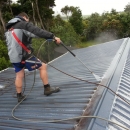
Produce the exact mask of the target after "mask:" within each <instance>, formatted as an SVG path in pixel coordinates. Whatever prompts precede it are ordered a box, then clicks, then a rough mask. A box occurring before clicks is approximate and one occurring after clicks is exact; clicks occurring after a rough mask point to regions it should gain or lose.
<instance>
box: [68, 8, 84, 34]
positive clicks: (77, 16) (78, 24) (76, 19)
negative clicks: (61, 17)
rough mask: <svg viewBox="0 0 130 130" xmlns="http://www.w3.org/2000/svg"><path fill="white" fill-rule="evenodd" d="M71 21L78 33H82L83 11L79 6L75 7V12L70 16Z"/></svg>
mask: <svg viewBox="0 0 130 130" xmlns="http://www.w3.org/2000/svg"><path fill="white" fill-rule="evenodd" d="M69 22H70V23H71V24H72V26H73V28H74V30H75V32H76V33H77V34H82V32H83V23H82V12H81V10H80V9H79V8H78V7H76V8H75V9H73V13H72V16H70V18H69Z"/></svg>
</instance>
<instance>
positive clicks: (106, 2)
mask: <svg viewBox="0 0 130 130" xmlns="http://www.w3.org/2000/svg"><path fill="white" fill-rule="evenodd" d="M128 3H130V0H55V4H56V6H55V7H54V8H53V10H54V11H55V14H62V13H61V12H60V11H61V8H63V7H65V6H66V5H68V6H74V7H79V9H80V10H81V11H82V15H91V14H92V13H95V12H97V13H99V14H102V13H103V12H104V11H108V12H110V11H111V9H115V10H116V11H117V12H118V11H124V8H125V6H126V5H127V4H128Z"/></svg>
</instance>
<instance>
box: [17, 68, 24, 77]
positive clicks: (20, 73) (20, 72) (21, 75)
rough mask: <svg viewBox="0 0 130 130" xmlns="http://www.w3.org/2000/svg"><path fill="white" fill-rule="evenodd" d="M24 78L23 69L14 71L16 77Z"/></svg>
mask: <svg viewBox="0 0 130 130" xmlns="http://www.w3.org/2000/svg"><path fill="white" fill-rule="evenodd" d="M23 78H24V69H22V70H21V71H19V72H17V73H16V79H23Z"/></svg>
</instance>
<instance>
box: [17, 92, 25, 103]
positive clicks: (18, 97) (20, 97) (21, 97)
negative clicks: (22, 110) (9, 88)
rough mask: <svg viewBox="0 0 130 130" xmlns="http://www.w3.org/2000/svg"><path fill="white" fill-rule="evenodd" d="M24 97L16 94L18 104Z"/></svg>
mask: <svg viewBox="0 0 130 130" xmlns="http://www.w3.org/2000/svg"><path fill="white" fill-rule="evenodd" d="M25 97H26V96H25V95H23V94H22V93H17V99H18V102H21V101H22V100H23V99H24V98H25Z"/></svg>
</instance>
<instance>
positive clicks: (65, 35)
mask: <svg viewBox="0 0 130 130" xmlns="http://www.w3.org/2000/svg"><path fill="white" fill-rule="evenodd" d="M51 31H52V32H54V34H55V35H56V36H58V37H60V38H61V39H62V41H63V42H64V43H65V44H66V45H72V46H73V45H75V44H77V43H79V36H78V35H77V34H76V32H75V30H74V28H73V26H72V25H71V24H70V23H69V22H66V21H63V20H62V18H61V16H60V15H57V16H56V17H55V18H54V21H53V27H52V28H51Z"/></svg>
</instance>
